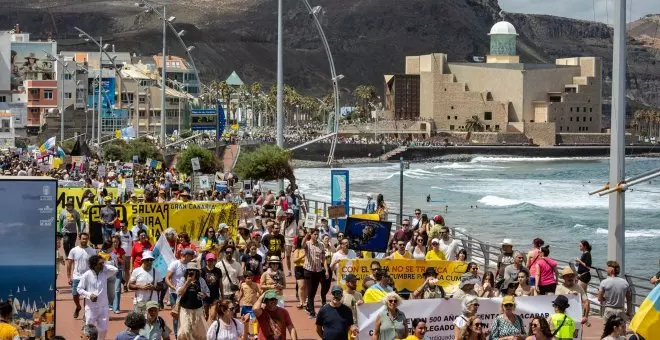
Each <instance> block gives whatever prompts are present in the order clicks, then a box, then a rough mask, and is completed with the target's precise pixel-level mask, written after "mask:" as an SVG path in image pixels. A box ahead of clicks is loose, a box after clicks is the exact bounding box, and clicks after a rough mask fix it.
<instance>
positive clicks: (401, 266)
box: [337, 259, 467, 293]
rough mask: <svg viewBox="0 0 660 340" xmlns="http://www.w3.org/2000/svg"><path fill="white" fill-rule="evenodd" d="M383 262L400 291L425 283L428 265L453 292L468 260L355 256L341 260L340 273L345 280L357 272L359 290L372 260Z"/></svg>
mask: <svg viewBox="0 0 660 340" xmlns="http://www.w3.org/2000/svg"><path fill="white" fill-rule="evenodd" d="M374 261H375V262H378V263H380V266H381V268H383V269H384V270H387V272H388V273H389V275H390V277H391V278H392V280H394V287H395V288H396V289H397V291H399V292H406V293H409V292H414V291H415V289H417V288H419V286H421V285H422V284H423V283H424V272H425V271H426V268H429V267H433V268H435V270H436V272H437V273H438V277H437V278H438V285H440V286H442V288H443V289H444V290H445V292H446V293H452V292H454V291H455V290H456V289H458V283H459V282H460V281H461V275H463V273H465V269H466V268H467V263H464V262H461V261H440V260H433V261H427V260H374V259H355V260H341V261H339V268H338V269H337V273H339V274H338V275H339V277H340V279H341V280H342V281H341V282H342V283H344V282H343V280H344V277H346V275H348V274H353V275H355V276H356V277H357V278H358V279H359V280H358V281H357V290H361V289H362V282H363V281H364V278H365V277H366V276H367V275H370V274H371V263H372V262H374Z"/></svg>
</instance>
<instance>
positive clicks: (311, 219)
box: [304, 213, 317, 229]
mask: <svg viewBox="0 0 660 340" xmlns="http://www.w3.org/2000/svg"><path fill="white" fill-rule="evenodd" d="M316 216H317V215H316V214H312V213H307V216H305V225H304V226H305V229H314V228H316Z"/></svg>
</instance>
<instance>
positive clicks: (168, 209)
mask: <svg viewBox="0 0 660 340" xmlns="http://www.w3.org/2000/svg"><path fill="white" fill-rule="evenodd" d="M113 207H114V208H115V211H116V212H117V218H118V219H119V220H122V221H127V224H128V229H129V230H131V229H133V227H134V226H135V224H136V220H137V218H138V217H140V216H141V217H143V218H144V224H146V225H147V227H148V231H147V233H148V235H149V239H150V240H151V244H155V242H156V241H157V240H158V238H159V237H160V234H162V233H163V232H164V231H165V229H167V228H170V227H171V228H174V230H176V232H177V233H181V232H186V233H187V234H188V235H190V239H191V240H199V239H200V238H201V237H202V236H204V234H206V229H208V228H216V229H217V227H218V225H219V224H220V223H226V224H227V225H228V226H229V233H230V234H231V235H236V232H237V228H238V225H237V222H238V209H237V207H238V204H236V203H214V202H186V203H145V204H122V205H113ZM101 208H103V206H101V205H94V206H91V207H90V208H89V211H88V216H87V217H88V218H89V221H90V222H89V225H90V228H89V236H90V240H91V242H92V243H93V244H101V243H103V233H102V232H101V228H102V223H101V216H100V213H101Z"/></svg>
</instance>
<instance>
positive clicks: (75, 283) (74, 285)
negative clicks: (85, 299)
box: [71, 280, 80, 296]
mask: <svg viewBox="0 0 660 340" xmlns="http://www.w3.org/2000/svg"><path fill="white" fill-rule="evenodd" d="M79 283H80V280H71V295H73V296H78V295H80V294H78V284H79Z"/></svg>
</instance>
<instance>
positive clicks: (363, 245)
mask: <svg viewBox="0 0 660 340" xmlns="http://www.w3.org/2000/svg"><path fill="white" fill-rule="evenodd" d="M391 228H392V222H387V221H372V220H367V219H361V218H353V217H349V218H348V219H347V220H346V229H345V230H344V234H345V235H346V237H347V238H348V242H349V245H348V247H349V248H350V249H353V250H355V251H375V252H379V253H384V252H385V251H387V244H388V243H389V241H390V229H391Z"/></svg>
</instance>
